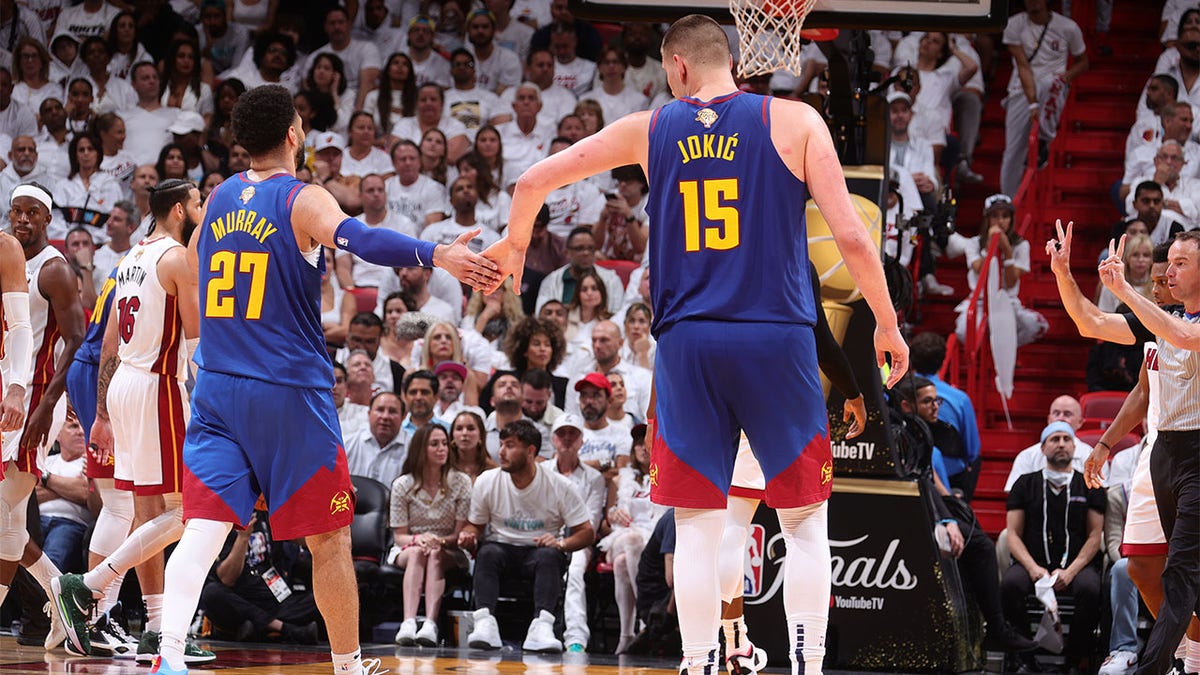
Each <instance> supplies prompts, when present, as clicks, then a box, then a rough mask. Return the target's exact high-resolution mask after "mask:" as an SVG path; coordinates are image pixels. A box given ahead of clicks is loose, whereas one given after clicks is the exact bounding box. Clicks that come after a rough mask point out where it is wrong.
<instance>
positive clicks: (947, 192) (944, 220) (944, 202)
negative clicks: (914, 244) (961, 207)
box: [909, 186, 958, 248]
mask: <svg viewBox="0 0 1200 675" xmlns="http://www.w3.org/2000/svg"><path fill="white" fill-rule="evenodd" d="M957 215H958V200H957V199H956V198H955V197H954V191H953V190H951V189H950V186H946V187H943V188H942V194H941V197H940V198H939V199H938V201H937V204H935V205H934V207H933V210H931V211H919V212H917V213H916V215H914V216H913V218H912V219H911V220H910V221H909V222H910V224H911V225H912V226H913V227H915V228H916V230H917V233H918V234H920V235H921V236H924V237H928V238H929V239H930V240H932V241H935V242H937V244H938V246H940V247H942V248H945V247H946V243H947V242H948V241H949V240H950V235H951V234H953V233H954V219H955V217H956V216H957Z"/></svg>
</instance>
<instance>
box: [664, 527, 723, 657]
mask: <svg viewBox="0 0 1200 675" xmlns="http://www.w3.org/2000/svg"><path fill="white" fill-rule="evenodd" d="M724 529H725V511H724V510H723V509H684V508H676V509H675V603H676V606H677V607H678V609H679V635H680V637H681V638H682V642H683V657H684V662H685V665H686V666H687V668H688V672H689V673H691V674H692V675H714V674H715V671H716V668H715V664H716V658H717V630H718V629H719V627H720V625H721V586H720V583H719V582H718V579H717V553H718V549H719V547H720V544H721V533H722V532H723V531H724Z"/></svg>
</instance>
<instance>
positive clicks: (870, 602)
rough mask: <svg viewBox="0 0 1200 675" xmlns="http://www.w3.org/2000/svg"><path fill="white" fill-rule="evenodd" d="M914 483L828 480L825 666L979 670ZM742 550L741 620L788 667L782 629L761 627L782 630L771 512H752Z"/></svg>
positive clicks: (950, 570) (778, 549)
mask: <svg viewBox="0 0 1200 675" xmlns="http://www.w3.org/2000/svg"><path fill="white" fill-rule="evenodd" d="M917 486H918V484H917V483H915V482H911V481H897V480H886V481H884V480H862V479H851V478H835V480H834V487H833V497H832V498H831V499H830V504H829V540H830V541H829V544H830V549H831V554H832V563H833V565H832V573H833V574H832V581H833V592H832V595H831V597H830V607H829V631H828V635H827V638H826V654H827V656H826V665H827V666H829V667H830V668H838V669H848V670H878V671H895V670H905V671H909V672H915V671H928V672H961V671H964V670H968V669H970V668H972V667H974V665H975V663H974V659H975V657H974V654H973V653H972V651H973V650H972V648H971V640H970V639H969V637H970V631H971V629H970V627H969V626H968V625H967V624H966V621H965V618H964V617H966V616H967V612H966V608H965V606H964V603H963V600H962V598H963V595H962V591H961V588H960V582H959V579H958V572H957V569H956V568H955V566H954V562H953V560H951V559H949V558H944V557H943V556H942V555H941V554H940V553H939V551H938V549H937V545H936V544H935V543H934V539H933V537H932V536H931V535H930V532H932V530H933V526H934V519H933V518H932V516H931V515H930V511H929V509H928V507H927V505H926V500H927V499H929V497H928V496H927V495H924V494H922V492H921V491H920V490H919V489H918V487H917ZM881 514H887V517H881ZM746 548H747V550H746V562H745V568H744V569H745V571H746V576H745V580H744V584H745V586H744V588H745V614H746V620H747V622H748V623H749V624H750V629H751V631H752V635H753V636H754V641H755V643H757V644H759V646H761V647H763V648H764V649H766V650H767V653H768V654H769V655H771V657H772V658H773V659H777V660H778V661H772V665H779V666H786V665H787V660H786V659H787V654H788V644H787V634H786V631H782V630H774V629H768V630H763V629H762V628H761V627H766V626H778V625H781V622H782V620H783V617H784V611H783V588H782V586H783V563H784V559H785V557H786V550H785V547H784V542H783V536H782V535H781V534H780V533H779V525H778V522H777V521H776V517H775V512H774V511H773V510H771V509H769V508H766V507H765V506H764V507H761V508H760V509H759V511H758V513H757V514H755V519H754V523H753V525H752V526H751V532H750V537H749V542H748V543H747V547H746ZM914 617H921V620H919V621H914Z"/></svg>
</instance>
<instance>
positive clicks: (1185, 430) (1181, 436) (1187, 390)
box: [1100, 231, 1200, 675]
mask: <svg viewBox="0 0 1200 675" xmlns="http://www.w3.org/2000/svg"><path fill="white" fill-rule="evenodd" d="M1124 251H1125V236H1124V235H1122V236H1121V242H1120V244H1119V245H1118V246H1117V247H1116V250H1115V251H1114V250H1113V247H1112V244H1110V245H1109V256H1108V258H1107V259H1105V260H1104V261H1103V262H1102V263H1100V280H1101V281H1102V282H1103V283H1104V285H1105V287H1107V288H1108V289H1109V290H1110V291H1112V293H1113V294H1114V295H1116V296H1117V298H1119V299H1120V300H1121V301H1122V302H1124V303H1125V304H1126V305H1128V307H1129V308H1130V309H1131V310H1132V311H1133V312H1134V314H1136V315H1137V318H1138V319H1139V320H1141V322H1142V323H1143V324H1144V325H1145V326H1146V328H1147V329H1149V330H1150V331H1151V332H1152V333H1154V334H1155V335H1157V336H1158V360H1159V363H1158V367H1159V387H1160V391H1159V401H1160V403H1161V411H1160V415H1159V425H1158V429H1159V430H1158V440H1156V441H1155V443H1154V451H1153V452H1154V454H1153V456H1152V461H1151V465H1150V473H1151V479H1152V480H1153V482H1154V496H1155V499H1156V500H1157V502H1158V514H1159V518H1160V520H1161V522H1162V528H1163V533H1164V534H1165V535H1166V536H1167V542H1168V549H1167V564H1166V566H1165V567H1164V568H1163V575H1162V587H1163V602H1162V606H1161V607H1160V608H1159V612H1158V618H1157V621H1156V622H1155V624H1154V630H1153V631H1152V632H1151V633H1150V640H1149V641H1148V642H1147V644H1146V651H1145V655H1144V658H1143V659H1142V662H1141V665H1140V667H1139V668H1138V670H1137V673H1138V675H1154V674H1158V673H1165V672H1167V671H1168V670H1170V668H1171V661H1172V657H1173V654H1174V651H1175V648H1176V646H1178V644H1179V641H1180V639H1182V638H1183V635H1184V632H1185V631H1186V630H1187V626H1188V623H1189V622H1190V621H1191V617H1192V615H1193V614H1197V615H1200V595H1198V591H1200V588H1198V587H1200V352H1198V351H1197V349H1200V231H1190V232H1184V233H1181V234H1179V235H1178V236H1176V237H1175V242H1174V243H1173V244H1171V249H1170V252H1169V254H1168V257H1167V284H1168V286H1170V288H1171V293H1172V294H1173V295H1174V296H1175V298H1176V299H1177V300H1179V301H1180V302H1182V303H1183V311H1182V312H1176V313H1175V314H1173V315H1168V314H1166V313H1165V312H1163V311H1161V310H1159V309H1158V307H1157V306H1156V305H1155V304H1154V303H1153V302H1151V301H1150V300H1147V299H1146V298H1145V297H1143V296H1141V295H1140V294H1139V293H1138V292H1137V291H1136V290H1134V289H1133V287H1132V286H1130V285H1129V282H1128V281H1126V279H1125V265H1124V264H1123V263H1122V261H1121V256H1122V254H1123V253H1124Z"/></svg>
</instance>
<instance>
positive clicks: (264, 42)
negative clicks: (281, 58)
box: [253, 32, 296, 68]
mask: <svg viewBox="0 0 1200 675" xmlns="http://www.w3.org/2000/svg"><path fill="white" fill-rule="evenodd" d="M276 43H278V44H280V45H282V46H283V48H284V50H286V51H287V67H288V68H291V67H292V66H294V65H295V64H296V43H295V42H293V41H292V38H291V36H290V35H285V34H283V33H271V32H267V33H262V34H261V35H259V36H258V37H256V38H254V57H253V58H254V67H255V68H260V67H262V61H263V57H264V56H266V55H267V49H269V48H270V47H271V45H272V44H276Z"/></svg>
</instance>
